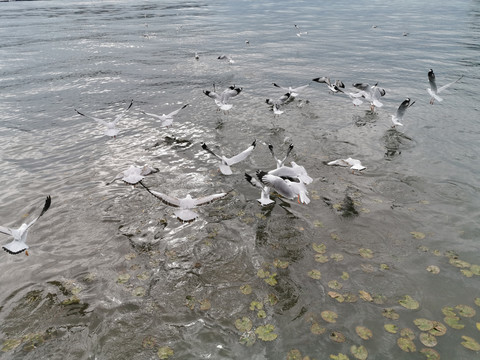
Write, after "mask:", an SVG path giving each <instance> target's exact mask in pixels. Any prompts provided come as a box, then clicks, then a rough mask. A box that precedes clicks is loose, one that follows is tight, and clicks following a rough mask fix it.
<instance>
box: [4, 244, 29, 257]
mask: <svg viewBox="0 0 480 360" xmlns="http://www.w3.org/2000/svg"><path fill="white" fill-rule="evenodd" d="M2 249H3V250H5V251H6V252H7V253H9V254H12V255H17V254H20V253H22V252H24V251H25V250H27V249H22V250H20V251H17V252H13V251H10V250H8V249H7V248H6V247H3V246H2Z"/></svg>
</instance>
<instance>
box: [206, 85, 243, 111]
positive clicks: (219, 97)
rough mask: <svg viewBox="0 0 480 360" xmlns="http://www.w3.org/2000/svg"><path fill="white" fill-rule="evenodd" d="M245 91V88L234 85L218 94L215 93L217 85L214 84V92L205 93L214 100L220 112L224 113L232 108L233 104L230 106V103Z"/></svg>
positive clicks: (207, 91)
mask: <svg viewBox="0 0 480 360" xmlns="http://www.w3.org/2000/svg"><path fill="white" fill-rule="evenodd" d="M242 90H243V88H240V87H236V86H235V85H232V86H230V87H228V88H226V89H225V90H223V91H222V93H221V94H217V93H216V92H215V84H213V91H210V90H203V93H204V94H205V95H207V96H208V97H209V98H212V99H213V100H215V104H217V106H218V107H219V108H220V110H223V111H228V110H230V109H231V108H232V106H233V105H232V104H229V103H228V101H229V100H230V99H231V98H233V97H235V96H237V95H238V94H240V92H241V91H242Z"/></svg>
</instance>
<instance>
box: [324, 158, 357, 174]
mask: <svg viewBox="0 0 480 360" xmlns="http://www.w3.org/2000/svg"><path fill="white" fill-rule="evenodd" d="M327 165H338V166H344V167H350V169H351V170H352V172H353V170H358V171H361V170H364V169H366V167H365V166H363V165H362V163H361V162H360V160H357V159H352V158H351V157H349V158H347V159H338V160H333V161H330V162H328V163H327Z"/></svg>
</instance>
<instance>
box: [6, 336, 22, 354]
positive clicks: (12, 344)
mask: <svg viewBox="0 0 480 360" xmlns="http://www.w3.org/2000/svg"><path fill="white" fill-rule="evenodd" d="M21 343H22V339H7V340H5V341H4V342H3V344H2V351H3V352H8V351H11V350H14V349H16V348H17V347H18V346H20V344H21Z"/></svg>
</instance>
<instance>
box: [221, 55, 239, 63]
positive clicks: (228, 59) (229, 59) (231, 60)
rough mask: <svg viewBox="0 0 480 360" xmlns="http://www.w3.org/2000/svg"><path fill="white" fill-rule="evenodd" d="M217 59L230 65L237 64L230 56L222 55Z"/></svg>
mask: <svg viewBox="0 0 480 360" xmlns="http://www.w3.org/2000/svg"><path fill="white" fill-rule="evenodd" d="M217 59H218V60H225V61H227V62H228V63H229V64H233V63H235V61H234V60H233V59H232V57H231V56H230V55H225V54H222V55H220V56H219V57H218V58H217Z"/></svg>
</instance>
